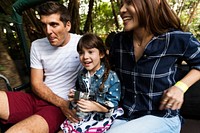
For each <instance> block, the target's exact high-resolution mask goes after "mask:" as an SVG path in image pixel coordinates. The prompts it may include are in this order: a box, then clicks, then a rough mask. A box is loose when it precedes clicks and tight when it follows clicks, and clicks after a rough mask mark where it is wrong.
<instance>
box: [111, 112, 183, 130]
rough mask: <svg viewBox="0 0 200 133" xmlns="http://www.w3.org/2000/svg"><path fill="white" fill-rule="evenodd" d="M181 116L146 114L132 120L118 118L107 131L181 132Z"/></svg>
mask: <svg viewBox="0 0 200 133" xmlns="http://www.w3.org/2000/svg"><path fill="white" fill-rule="evenodd" d="M180 130H181V121H180V118H179V116H175V117H172V118H164V117H157V116H153V115H146V116H143V117H140V118H138V119H134V120H131V121H126V120H120V119H116V120H115V121H114V123H113V125H112V126H111V128H110V129H109V130H108V131H107V133H180Z"/></svg>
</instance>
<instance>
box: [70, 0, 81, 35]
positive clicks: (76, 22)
mask: <svg viewBox="0 0 200 133" xmlns="http://www.w3.org/2000/svg"><path fill="white" fill-rule="evenodd" d="M79 6H80V3H79V0H69V4H68V10H69V13H70V15H71V23H72V27H71V32H72V33H77V34H80V16H79Z"/></svg>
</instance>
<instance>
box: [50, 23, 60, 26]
mask: <svg viewBox="0 0 200 133" xmlns="http://www.w3.org/2000/svg"><path fill="white" fill-rule="evenodd" d="M50 25H51V26H52V27H56V26H58V24H57V23H51V24H50Z"/></svg>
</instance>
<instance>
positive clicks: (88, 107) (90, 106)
mask: <svg viewBox="0 0 200 133" xmlns="http://www.w3.org/2000/svg"><path fill="white" fill-rule="evenodd" d="M77 105H78V107H79V110H81V111H83V112H92V111H95V112H108V109H107V108H106V107H104V106H102V105H101V104H99V103H97V102H95V101H90V100H85V99H80V100H79V101H78V102H77Z"/></svg>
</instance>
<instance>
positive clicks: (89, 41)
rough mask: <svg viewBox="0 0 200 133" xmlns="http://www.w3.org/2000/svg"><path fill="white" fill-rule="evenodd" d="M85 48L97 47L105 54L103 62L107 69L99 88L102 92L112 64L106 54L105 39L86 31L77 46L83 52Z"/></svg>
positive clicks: (79, 51)
mask: <svg viewBox="0 0 200 133" xmlns="http://www.w3.org/2000/svg"><path fill="white" fill-rule="evenodd" d="M83 48H86V49H91V48H96V49H98V50H99V53H100V54H102V55H104V57H103V58H102V59H101V62H103V63H104V65H105V71H104V75H103V81H102V84H101V85H100V88H99V90H100V91H101V92H102V91H103V88H104V82H105V81H106V80H107V78H108V75H109V71H110V64H109V61H108V55H107V54H106V47H105V44H104V42H103V40H102V39H101V38H100V37H99V36H97V35H96V34H92V33H86V34H84V35H83V36H82V37H81V39H80V40H79V42H78V46H77V51H78V53H81V52H82V49H83Z"/></svg>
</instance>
